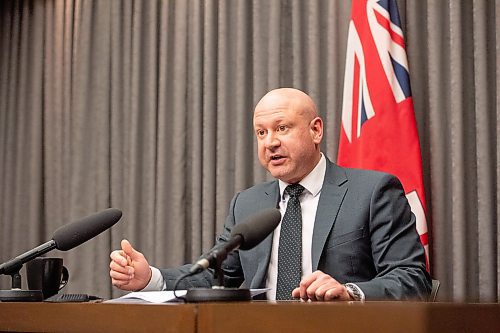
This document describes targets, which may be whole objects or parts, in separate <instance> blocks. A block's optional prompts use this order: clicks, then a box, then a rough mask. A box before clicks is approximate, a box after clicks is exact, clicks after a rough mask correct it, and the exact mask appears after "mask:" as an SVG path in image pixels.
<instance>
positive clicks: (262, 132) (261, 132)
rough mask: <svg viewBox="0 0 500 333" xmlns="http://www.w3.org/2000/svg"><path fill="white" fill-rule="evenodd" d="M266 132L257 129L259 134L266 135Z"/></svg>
mask: <svg viewBox="0 0 500 333" xmlns="http://www.w3.org/2000/svg"><path fill="white" fill-rule="evenodd" d="M264 134H266V133H265V131H264V130H258V131H257V136H264Z"/></svg>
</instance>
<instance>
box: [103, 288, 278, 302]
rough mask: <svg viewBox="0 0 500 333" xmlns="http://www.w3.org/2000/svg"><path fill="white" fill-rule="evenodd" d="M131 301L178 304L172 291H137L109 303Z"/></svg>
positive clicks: (253, 293) (254, 292)
mask: <svg viewBox="0 0 500 333" xmlns="http://www.w3.org/2000/svg"><path fill="white" fill-rule="evenodd" d="M268 290H269V288H263V289H250V296H252V297H254V296H256V295H259V294H262V293H265V292H266V291H268ZM175 293H176V295H177V296H181V297H182V296H185V295H186V293H187V291H186V290H177V291H176V292H175ZM129 300H142V301H145V302H149V303H167V302H176V301H177V298H176V297H175V295H174V292H173V291H171V290H166V291H136V292H131V293H128V294H126V295H123V296H121V297H119V298H116V299H113V300H111V301H109V302H113V303H117V302H120V301H123V302H127V301H129Z"/></svg>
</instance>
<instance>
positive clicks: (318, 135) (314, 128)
mask: <svg viewBox="0 0 500 333" xmlns="http://www.w3.org/2000/svg"><path fill="white" fill-rule="evenodd" d="M309 129H310V131H311V137H312V139H313V141H314V143H316V144H320V142H321V139H323V120H322V119H321V118H320V117H316V118H314V119H313V120H311V123H310V126H309Z"/></svg>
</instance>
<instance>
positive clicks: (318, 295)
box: [292, 271, 353, 301]
mask: <svg viewBox="0 0 500 333" xmlns="http://www.w3.org/2000/svg"><path fill="white" fill-rule="evenodd" d="M292 296H293V297H294V298H300V299H301V300H303V301H352V300H353V299H352V298H351V296H350V295H349V293H348V292H347V289H346V287H345V286H344V285H343V284H341V283H339V282H338V281H337V280H335V279H334V278H332V277H331V276H330V275H327V274H325V273H323V272H321V271H316V272H314V273H312V274H310V275H308V276H306V277H305V278H303V279H302V281H300V286H299V288H295V289H294V290H293V291H292Z"/></svg>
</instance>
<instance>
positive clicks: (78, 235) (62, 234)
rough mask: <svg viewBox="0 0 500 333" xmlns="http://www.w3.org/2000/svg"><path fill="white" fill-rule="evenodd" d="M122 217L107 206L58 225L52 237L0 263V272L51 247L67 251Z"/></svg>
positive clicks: (17, 266)
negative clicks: (96, 211)
mask: <svg viewBox="0 0 500 333" xmlns="http://www.w3.org/2000/svg"><path fill="white" fill-rule="evenodd" d="M121 217H122V212H121V211H120V210H119V209H116V208H108V209H105V210H103V211H101V212H98V213H94V214H92V215H89V216H87V217H84V218H82V219H80V220H78V221H75V222H72V223H69V224H67V225H63V226H61V227H59V228H58V229H57V230H56V231H55V232H54V234H53V236H52V239H51V240H50V241H48V242H46V243H43V244H42V245H40V246H37V247H35V248H34V249H32V250H29V251H27V252H25V253H23V254H21V255H19V256H17V257H15V258H14V259H11V260H9V261H7V262H5V263H3V264H1V265H0V274H10V273H14V272H16V271H18V270H19V269H20V268H21V267H22V265H23V264H24V263H26V262H28V261H30V260H32V259H34V258H36V257H38V256H40V255H42V254H44V253H47V252H49V251H51V250H53V249H58V250H61V251H68V250H71V249H72V248H74V247H77V246H78V245H80V244H82V243H84V242H86V241H88V240H89V239H91V238H94V237H95V236H97V235H99V234H100V233H101V232H103V231H105V230H106V229H109V228H110V227H111V226H113V225H114V224H115V223H116V222H118V221H119V220H120V218H121Z"/></svg>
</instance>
